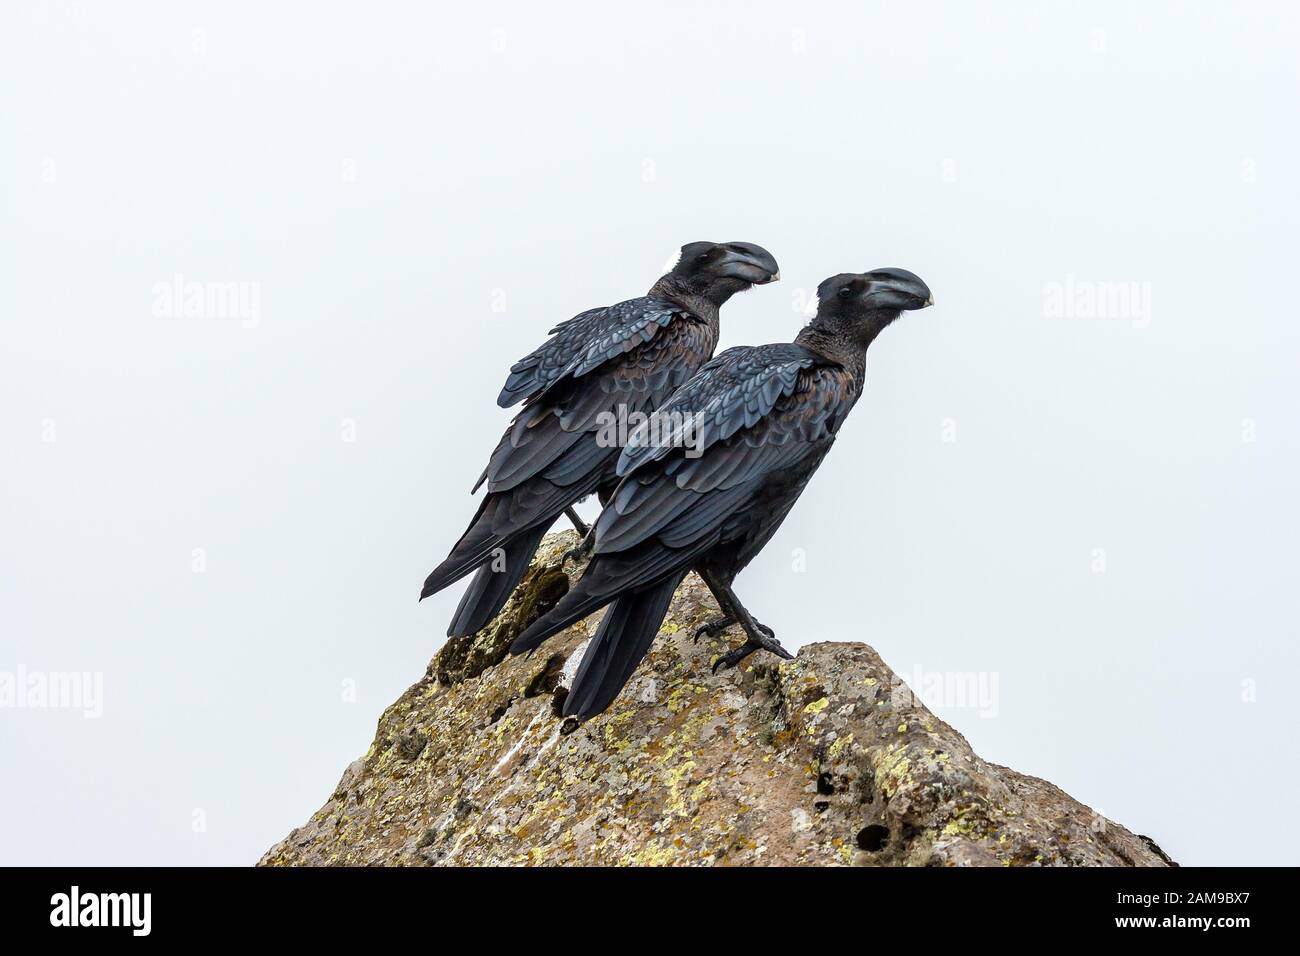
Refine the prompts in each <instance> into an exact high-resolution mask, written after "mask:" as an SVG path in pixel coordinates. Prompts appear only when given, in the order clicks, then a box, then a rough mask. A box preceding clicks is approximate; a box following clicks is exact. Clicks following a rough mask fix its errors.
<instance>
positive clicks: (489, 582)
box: [447, 519, 554, 637]
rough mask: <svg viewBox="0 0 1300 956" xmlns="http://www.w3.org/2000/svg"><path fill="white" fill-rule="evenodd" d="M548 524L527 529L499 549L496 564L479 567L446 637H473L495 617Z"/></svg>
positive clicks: (548, 527)
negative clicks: (501, 552)
mask: <svg viewBox="0 0 1300 956" xmlns="http://www.w3.org/2000/svg"><path fill="white" fill-rule="evenodd" d="M552 524H554V519H552V520H551V521H543V522H542V523H541V524H539V525H537V526H536V527H534V528H530V529H529V530H528V531H525V532H524V533H523V534H521V535H520V536H519V537H517V538H515V539H514V540H513V541H511V542H509V543H508V544H506V545H504V546H503V549H502V550H503V552H504V556H503V557H502V558H501V560H500V562H498V560H497V559H496V558H495V557H494V558H493V559H492V560H490V561H487V562H485V563H484V564H482V565H480V566H479V569H478V573H477V574H476V575H474V580H473V581H471V582H470V585H469V587H468V588H467V589H466V591H465V596H464V597H462V598H461V599H460V605H459V606H458V607H457V608H456V613H455V614H454V615H453V616H452V619H451V626H450V627H448V628H447V636H448V637H462V636H464V635H466V634H475V633H477V632H478V631H481V630H483V628H485V627H486V626H487V625H488V623H489V622H490V621H491V620H492V619H493V618H494V617H496V616H497V614H498V613H499V612H500V610H501V609H502V608H503V607H505V606H506V602H507V601H509V600H510V595H512V594H514V592H515V588H516V587H518V586H519V582H520V580H522V579H523V576H524V572H525V571H527V570H528V564H529V562H531V561H532V560H533V554H534V553H535V552H536V551H537V547H538V545H540V544H541V543H542V538H544V537H545V536H546V532H547V531H548V530H550V527H551V525H552Z"/></svg>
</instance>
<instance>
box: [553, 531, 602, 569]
mask: <svg viewBox="0 0 1300 956" xmlns="http://www.w3.org/2000/svg"><path fill="white" fill-rule="evenodd" d="M595 546H596V528H595V526H592V527H590V528H588V529H587V533H586V534H585V535H583V538H582V540H581V541H579V542H578V546H577V547H576V548H570V549H569V550H568V551H565V552H564V557H562V558H560V567H564V566H565V565H566V564H568V563H569V562H570V561H581V560H582V559H583V558H585V557H586V556H587V555H589V554H591V549H592V548H594V547H595Z"/></svg>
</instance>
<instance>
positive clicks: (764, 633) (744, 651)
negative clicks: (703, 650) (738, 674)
mask: <svg viewBox="0 0 1300 956" xmlns="http://www.w3.org/2000/svg"><path fill="white" fill-rule="evenodd" d="M754 623H755V624H758V622H757V621H755V622H754ZM758 626H759V628H760V629H761V634H760V635H759V636H758V637H756V638H755V637H751V638H750V639H749V640H747V641H746V642H745V643H744V644H741V645H740V646H739V647H737V648H736V649H735V650H731V651H728V652H727V653H725V654H723V655H722V656H721V657H719V658H718V659H717V660H716V661H714V662H713V673H715V674H716V673H717V672H718V671H719V670H723V669H728V670H729V669H730V668H732V667H735V666H736V665H737V664H739V663H740V662H741V661H743V660H744V659H745V658H746V657H748V656H749V655H750V654H752V653H754V652H755V651H771V652H772V653H773V654H775V655H776V656H777V657H782V658H785V659H786V660H787V661H792V660H794V655H793V654H791V653H790V652H789V651H787V650H786V649H785V648H784V647H782V646H781V642H780V641H778V640H777V639H776V634H774V633H773V632H772V629H771V628H770V627H767V626H766V625H764V624H758Z"/></svg>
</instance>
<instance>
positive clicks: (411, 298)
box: [0, 2, 1300, 864]
mask: <svg viewBox="0 0 1300 956" xmlns="http://www.w3.org/2000/svg"><path fill="white" fill-rule="evenodd" d="M287 6H288V5H285V7H284V8H281V7H277V6H276V5H271V4H262V3H257V4H254V3H247V4H234V3H229V2H223V3H210V4H207V3H165V4H164V3H157V4H130V5H128V4H119V5H113V6H112V8H110V6H109V5H101V4H84V5H76V6H72V5H65V4H49V5H35V4H10V5H7V6H6V8H5V13H4V15H3V29H0V136H2V142H0V144H2V145H3V149H2V150H0V189H2V190H3V195H4V210H5V214H4V217H3V220H0V318H2V321H3V340H2V344H0V445H2V447H3V448H4V450H5V459H4V463H3V467H2V468H0V476H2V477H3V482H4V495H3V499H2V500H0V528H2V529H3V548H0V615H2V616H0V628H2V631H0V672H2V671H10V672H12V671H14V670H16V669H17V668H18V667H19V666H22V667H25V668H26V669H27V670H29V671H42V672H48V671H66V670H77V671H94V672H102V674H103V680H104V701H103V716H102V717H101V718H100V719H98V720H94V719H85V718H83V717H82V716H81V715H80V714H79V713H78V712H75V711H69V710H57V709H54V710H51V709H45V710H32V709H21V710H20V709H0V765H3V767H4V768H5V777H6V782H5V786H4V787H3V788H0V821H4V822H3V824H0V827H3V832H0V862H4V863H86V864H89V863H99V864H110V863H117V864H145V863H227V864H247V863H251V862H253V861H255V860H256V859H257V857H258V856H259V854H260V853H261V852H262V851H263V850H265V849H266V848H267V847H268V846H270V845H271V844H272V843H273V842H275V841H276V840H277V839H279V838H281V837H283V836H284V835H285V834H286V833H287V832H288V831H289V830H290V828H292V827H294V826H297V825H299V824H301V823H302V822H304V821H305V820H306V819H307V817H308V816H309V815H310V814H311V813H312V812H314V811H315V810H316V809H317V808H318V807H319V806H320V805H321V804H322V803H323V802H324V801H325V800H326V798H327V797H328V796H329V793H330V791H331V788H332V787H333V786H334V784H335V782H336V781H337V779H338V777H339V775H340V774H341V773H342V771H343V768H344V767H345V766H346V765H347V764H348V763H349V762H350V761H351V760H353V759H355V758H356V757H357V756H359V755H361V754H362V753H363V752H364V751H365V749H366V747H367V745H368V744H369V742H370V740H371V738H372V735H373V732H374V728H375V721H376V719H377V717H378V715H379V713H380V711H381V710H382V709H383V708H384V707H385V706H386V705H387V704H388V703H390V702H391V701H392V700H393V699H394V698H395V697H396V696H397V695H398V694H399V693H400V692H401V691H402V690H403V689H404V688H405V687H407V686H408V685H409V684H411V683H413V682H414V681H416V680H417V679H418V678H419V677H420V675H421V674H422V673H423V671H424V667H425V664H426V663H427V661H428V659H429V657H430V656H431V655H432V654H433V653H434V651H436V650H437V648H438V646H439V645H440V644H441V642H442V640H443V638H442V634H443V632H444V629H445V626H446V624H447V620H448V618H449V616H450V614H451V612H452V610H453V608H454V607H455V603H456V601H457V600H458V598H459V593H460V588H459V587H457V588H453V589H452V590H451V591H449V592H444V593H443V594H440V595H438V596H437V597H436V598H434V599H431V600H429V601H426V602H424V603H423V604H422V605H420V604H417V603H416V600H415V598H416V595H417V593H418V590H419V585H420V583H421V582H422V580H423V578H424V576H425V574H426V573H427V572H428V571H429V570H430V569H431V568H432V567H433V565H434V564H436V563H437V561H438V560H440V559H441V558H442V557H443V556H444V555H445V553H446V551H447V550H448V548H449V547H450V546H451V544H452V543H453V542H454V540H455V538H456V537H457V536H458V535H459V533H460V532H461V531H462V530H463V527H464V525H465V524H466V522H467V521H468V519H469V518H470V516H471V515H472V513H473V510H474V507H475V501H474V499H471V498H470V497H469V496H468V494H467V492H468V490H469V488H470V486H471V485H472V483H473V481H474V480H475V478H476V477H477V475H478V473H479V471H480V469H481V467H482V465H483V462H484V460H485V458H486V456H487V454H488V452H489V451H490V449H491V447H492V446H493V444H494V443H495V441H496V439H497V437H498V435H499V434H500V431H501V429H502V428H503V427H504V426H505V424H506V422H507V420H508V415H507V414H505V413H503V412H502V411H501V410H500V409H498V408H497V407H496V406H495V404H494V398H495V396H496V394H497V391H498V389H499V388H500V385H501V383H502V381H503V380H504V376H505V374H506V370H507V368H508V366H509V364H510V363H511V362H512V361H513V360H514V359H516V358H518V357H519V356H520V355H522V354H524V353H526V352H527V351H529V350H531V349H532V348H533V347H535V346H536V345H537V344H538V343H539V342H540V341H541V340H542V339H543V338H544V337H545V333H546V330H547V329H549V328H550V327H551V326H552V325H553V324H555V323H556V322H557V321H559V320H562V319H565V318H568V317H569V316H571V315H573V314H575V313H577V312H579V311H581V310H583V309H586V308H589V307H592V306H595V305H601V304H606V303H610V302H614V301H617V300H620V299H625V298H629V297H632V296H635V295H640V294H642V293H643V292H644V291H645V290H646V288H647V287H648V286H649V285H650V283H651V282H652V281H653V280H654V279H655V277H656V276H657V275H658V274H659V272H660V271H661V267H662V265H663V263H664V261H665V259H667V258H668V257H669V255H670V254H671V253H672V251H673V250H674V249H675V248H676V247H677V246H679V245H680V244H682V243H683V242H686V241H690V240H694V239H711V240H732V239H739V240H748V241H752V242H757V243H760V244H762V245H763V246H765V247H767V248H768V249H770V250H771V251H772V252H773V253H774V254H775V255H776V257H777V259H778V260H779V262H780V264H781V270H782V275H783V280H782V282H781V283H780V284H778V285H776V286H773V287H770V288H763V289H757V290H754V291H753V292H750V293H748V294H747V295H744V296H742V297H740V298H738V299H737V300H735V301H734V302H733V303H731V304H730V305H728V306H727V307H726V309H725V310H724V312H723V321H724V327H723V345H724V346H729V345H734V344H739V343H744V342H753V343H757V342H767V341H779V340H788V339H789V338H791V337H792V336H793V335H794V334H795V332H796V331H797V329H798V327H799V325H800V324H801V322H802V318H801V316H800V314H799V311H798V307H799V306H800V305H801V303H802V298H801V297H802V296H804V295H806V294H807V293H808V291H810V290H811V289H813V288H814V287H815V286H816V284H817V282H818V281H819V280H821V279H822V278H824V277H825V276H827V275H831V274H834V273H837V272H842V271H861V270H865V269H869V268H872V267H876V266H885V265H896V266H904V267H906V268H909V269H912V270H913V271H915V272H917V273H918V274H920V275H921V276H922V277H923V278H924V279H925V280H926V281H927V282H928V283H929V285H930V287H931V288H932V289H933V290H934V293H935V297H936V300H937V302H938V305H937V307H936V308H934V309H931V310H928V311H926V312H922V313H915V314H910V315H906V316H905V317H904V318H903V320H902V321H900V322H899V323H898V324H897V325H895V326H894V327H893V328H891V329H890V330H889V331H888V332H887V333H885V335H884V336H882V337H881V339H880V340H879V341H878V342H877V343H876V344H875V345H874V346H873V348H872V350H871V353H870V355H869V359H868V366H869V372H868V378H869V381H868V387H867V391H866V394H865V396H864V398H863V400H862V401H861V402H860V403H859V405H858V407H857V409H856V410H855V412H854V414H853V416H852V417H851V419H850V420H849V421H848V423H847V425H846V426H845V428H844V430H843V431H842V433H841V439H840V442H839V443H838V447H837V448H836V449H835V450H834V451H833V452H832V454H831V455H830V456H829V457H828V459H827V460H826V462H825V463H824V464H823V466H822V469H821V471H820V473H819V474H818V475H817V477H816V478H815V480H814V481H813V483H812V486H811V488H810V490H809V492H808V493H807V494H806V495H805V497H804V500H803V501H801V502H800V504H799V505H798V507H796V509H795V510H794V512H793V514H792V515H791V517H790V519H789V520H788V521H787V523H786V525H785V527H784V528H783V529H782V530H781V532H780V533H779V535H778V536H777V537H776V538H775V539H774V540H773V542H772V543H771V545H770V546H769V547H768V549H767V551H766V552H765V553H764V554H763V555H762V556H760V558H759V559H758V560H757V561H755V563H754V564H753V565H752V566H751V567H750V569H749V570H748V571H746V572H745V573H744V574H743V575H742V576H741V578H740V579H739V581H738V585H737V589H738V591H739V593H741V594H742V595H743V596H745V597H746V599H747V601H748V603H749V605H750V606H751V608H752V609H753V610H754V611H755V613H756V614H757V615H758V616H759V617H760V618H761V619H762V620H763V621H765V622H766V623H768V624H770V625H772V626H773V627H774V628H775V630H776V632H777V633H778V635H779V636H780V637H781V638H782V639H783V640H784V641H785V642H786V644H787V646H793V645H798V644H801V643H806V642H809V641H815V640H865V641H868V642H870V643H871V644H872V645H873V646H874V647H876V648H877V649H878V650H879V651H880V652H881V654H882V655H883V656H884V658H885V659H886V660H887V661H888V662H889V663H890V664H891V665H892V666H893V667H894V668H895V669H896V670H897V671H898V672H899V673H900V674H901V675H903V676H904V677H906V678H912V677H913V676H915V673H916V670H917V668H921V669H922V671H923V672H925V673H929V672H966V671H974V672H982V673H985V674H992V675H996V679H997V682H998V683H997V690H998V697H997V712H996V716H991V717H981V716H980V713H979V711H978V709H976V708H972V707H958V706H947V707H940V708H938V710H939V712H940V713H941V714H942V715H943V716H944V717H945V719H947V720H949V721H950V722H951V723H953V724H954V725H955V726H956V727H957V728H958V729H960V730H961V731H962V732H963V733H965V734H966V735H967V737H968V738H969V739H970V740H971V742H972V744H974V746H975V747H976V749H977V750H978V751H979V752H980V753H981V754H982V755H983V756H984V757H986V758H987V759H989V760H992V761H994V762H997V763H1002V764H1007V765H1009V766H1012V767H1015V768H1016V769H1018V770H1021V771H1023V772H1026V773H1030V774H1034V775H1038V776H1042V777H1045V778H1046V779H1049V780H1051V781H1052V782H1054V783H1056V784H1058V785H1059V786H1061V787H1062V788H1064V789H1065V790H1066V791H1068V792H1069V793H1071V794H1072V795H1073V796H1075V797H1077V798H1078V799H1080V800H1082V801H1084V802H1086V803H1088V804H1090V805H1092V806H1094V807H1097V808H1099V809H1100V810H1102V811H1103V812H1104V813H1106V814H1107V815H1109V816H1111V817H1112V818H1114V819H1116V820H1118V821H1119V822H1121V823H1123V824H1124V825H1126V826H1128V827H1129V828H1131V829H1133V830H1135V831H1137V832H1141V833H1147V834H1150V835H1151V836H1153V837H1154V838H1155V839H1156V840H1157V841H1158V842H1159V843H1160V844H1161V845H1162V846H1163V847H1164V848H1165V849H1166V850H1167V851H1168V852H1169V853H1170V854H1171V855H1172V856H1173V857H1174V858H1175V859H1178V860H1180V861H1182V862H1184V863H1188V864H1198V863H1199V864H1208V863H1296V862H1297V861H1298V856H1300V854H1297V849H1298V845H1297V839H1298V838H1297V836H1296V834H1295V829H1294V828H1293V827H1289V826H1284V825H1280V824H1279V823H1278V821H1285V820H1289V819H1290V818H1291V817H1292V816H1293V815H1294V794H1295V792H1296V791H1297V789H1298V788H1300V779H1298V777H1300V774H1298V772H1297V746H1298V745H1297V740H1298V739H1300V733H1298V731H1300V727H1298V726H1297V724H1298V723H1300V721H1298V720H1297V714H1296V704H1295V690H1294V682H1295V680H1296V674H1297V672H1298V671H1300V652H1298V651H1297V647H1296V638H1297V633H1296V627H1297V625H1296V620H1297V598H1296V593H1297V591H1296V578H1297V573H1296V572H1297V558H1296V546H1295V541H1296V538H1297V532H1300V521H1298V520H1297V519H1298V517H1300V508H1298V506H1297V499H1296V487H1297V477H1298V475H1297V472H1298V469H1297V465H1298V464H1300V461H1298V451H1300V448H1298V443H1297V434H1296V431H1297V430H1296V419H1295V416H1296V409H1297V400H1298V399H1300V386H1298V385H1297V382H1296V359H1297V354H1300V331H1297V322H1296V307H1295V295H1296V293H1295V288H1294V282H1293V274H1294V272H1295V257H1296V241H1295V236H1296V230H1297V226H1300V222H1298V221H1297V220H1298V219H1300V201H1298V198H1300V197H1298V196H1297V179H1296V170H1297V168H1300V155H1298V153H1300V149H1298V147H1300V133H1298V132H1297V124H1296V122H1295V102H1296V94H1297V88H1298V83H1297V80H1298V79H1300V76H1298V74H1300V66H1297V61H1296V58H1295V50H1296V49H1297V47H1298V46H1300V29H1298V26H1300V19H1298V17H1300V15H1298V14H1297V13H1296V12H1295V10H1294V7H1293V6H1292V5H1289V4H1283V3H1276V4H1264V3H1255V4H1249V3H1247V4H1231V5H1229V4H1220V5H1213V6H1212V5H1209V4H1206V5H1204V6H1198V5H1191V4H1187V5H1184V4H1170V5H1161V4H1141V5H1136V4H1128V3H1097V2H1089V3H1078V4H1060V3H1052V4H1036V3H1034V4H1031V3H1024V4H1003V5H1001V6H1000V7H999V8H998V9H997V10H990V9H989V8H988V7H987V6H985V5H982V4H981V5H977V4H968V3H951V4H918V3H908V4H888V5H885V4H870V5H867V4H853V5H852V6H851V7H850V5H848V4H843V5H827V6H824V7H818V6H817V5H815V4H804V5H801V6H800V7H799V8H798V9H797V10H796V9H791V8H790V7H789V5H777V4H771V5H764V4H754V3H734V4H716V5H710V6H709V9H708V10H703V9H701V7H702V5H700V4H697V3H691V4H681V5H676V4H664V3H657V4H653V5H646V4H638V5H633V6H629V7H627V8H626V9H625V10H622V11H619V10H608V9H605V8H604V6H603V5H600V6H598V5H594V4H593V5H590V6H587V7H584V8H582V9H581V10H579V9H577V8H574V9H573V10H572V12H565V13H563V14H555V13H549V12H547V11H546V10H545V9H542V8H540V7H539V6H538V5H535V4H530V5H524V4H509V3H495V4H481V5H475V8H474V9H464V7H467V6H470V5H459V6H458V7H453V6H451V5H448V6H446V7H445V8H443V9H438V10H436V11H435V10H433V9H429V8H425V7H423V6H419V7H417V6H416V5H414V4H412V5H411V6H409V7H406V6H400V5H391V6H390V5H382V4H351V5H348V6H339V7H337V8H333V9H330V10H327V9H325V6H326V5H310V6H309V5H305V4H304V5H301V7H299V8H298V10H299V12H296V13H292V12H289V10H288V9H287ZM178 273H179V274H181V275H183V276H184V277H185V278H186V280H198V281H213V280H235V281H242V282H249V283H257V284H258V289H259V290H260V297H261V298H260V317H259V318H260V321H259V322H258V324H257V326H256V327H255V328H244V327H242V324H241V323H240V321H239V320H238V318H233V317H229V318H211V319H187V318H183V317H178V318H167V317H158V316H155V315H154V313H153V304H154V302H153V298H154V297H153V288H154V286H155V284H156V283H159V282H169V281H171V280H172V277H173V276H174V275H176V274H178ZM1071 276H1072V277H1073V281H1074V282H1075V283H1076V285H1077V284H1079V283H1106V282H1137V283H1141V284H1143V285H1142V286H1140V288H1143V289H1146V290H1149V292H1150V297H1151V298H1150V311H1149V315H1147V316H1145V318H1144V317H1143V316H1124V315H1120V316H1109V317H1108V316H1094V317H1072V318H1071V317H1059V316H1054V315H1052V314H1050V312H1051V309H1050V308H1049V302H1048V297H1047V294H1046V290H1047V289H1048V288H1049V287H1050V284H1051V283H1065V282H1066V281H1067V277H1071ZM495 290H501V292H500V293H497V292H496V291H495ZM502 296H504V305H505V308H504V311H494V310H493V304H494V301H495V302H498V303H499V302H501V301H502ZM345 420H350V421H351V422H352V426H353V427H354V429H355V441H346V440H344V439H345V438H346V437H349V432H348V431H347V426H346V425H345ZM946 421H947V422H948V425H947V426H945V422H946ZM51 425H52V426H53V431H52V432H51V431H50V426H51ZM945 427H947V428H948V429H949V431H948V432H946V433H945ZM954 434H955V441H945V437H947V438H951V437H953V435H954ZM49 437H53V438H54V439H55V440H53V441H49V440H45V439H47V438H49ZM586 511H587V513H588V514H593V513H594V509H593V508H592V507H591V506H590V505H589V506H587V508H586ZM195 549H203V552H204V554H205V555H206V571H205V572H204V573H194V572H193V570H192V563H193V557H192V556H193V553H194V550H195ZM796 549H802V553H803V556H804V560H805V561H806V571H804V572H802V573H800V572H798V571H795V570H794V569H793V568H794V566H795V565H796V563H797V562H796V558H797V554H796ZM1097 549H1102V550H1103V551H1104V565H1105V567H1104V573H1098V571H1097V570H1096V566H1097V564H1096V563H1097V557H1098V555H1097V554H1096V550H1097ZM346 682H352V684H350V685H348V684H346ZM345 686H355V701H349V700H347V699H345V697H346V695H345V692H344V688H345ZM196 820H199V821H201V822H202V823H203V824H204V825H203V826H202V827H199V828H198V832H196V824H195V821H196Z"/></svg>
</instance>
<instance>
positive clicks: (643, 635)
mask: <svg viewBox="0 0 1300 956" xmlns="http://www.w3.org/2000/svg"><path fill="white" fill-rule="evenodd" d="M685 576H686V575H685V574H684V573H682V574H676V575H673V576H671V577H669V578H667V579H666V580H664V581H662V582H660V583H659V584H655V585H652V586H651V587H649V588H647V589H645V590H644V591H635V592H632V593H630V594H624V595H623V596H622V597H620V598H619V599H618V600H617V601H615V602H614V604H613V605H612V606H611V607H610V609H609V610H608V611H607V612H605V618H604V620H602V621H601V622H600V627H599V628H597V630H596V636H595V637H593V638H592V639H591V644H589V645H588V647H587V653H586V654H584V655H583V658H582V664H580V665H579V667H578V674H577V676H576V677H575V678H574V679H573V687H572V688H570V690H569V695H568V696H567V697H566V698H565V699H564V714H565V716H566V717H567V716H575V717H582V718H586V717H593V716H595V715H596V714H599V713H600V712H601V711H603V710H604V709H605V708H606V707H608V706H609V705H610V703H611V702H612V701H613V700H614V698H615V697H617V696H618V692H619V691H620V690H622V689H623V685H624V684H626V683H627V682H628V679H629V678H630V677H631V676H632V672H633V671H635V670H636V666H637V664H640V663H641V659H642V658H644V657H645V656H646V653H647V652H648V651H649V650H650V645H651V644H653V643H654V639H655V636H656V635H657V634H658V633H659V625H660V624H662V623H663V620H664V615H665V614H667V613H668V605H669V603H671V601H672V599H673V592H674V591H676V590H677V585H678V584H680V583H681V581H682V578H683V577H685Z"/></svg>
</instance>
